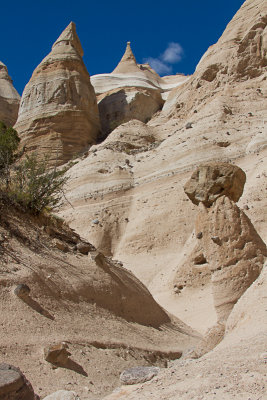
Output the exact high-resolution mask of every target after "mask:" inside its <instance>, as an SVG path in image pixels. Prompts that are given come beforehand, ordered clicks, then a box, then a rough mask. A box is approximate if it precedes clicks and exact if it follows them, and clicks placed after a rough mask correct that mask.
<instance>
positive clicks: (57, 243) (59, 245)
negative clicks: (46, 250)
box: [53, 239, 69, 253]
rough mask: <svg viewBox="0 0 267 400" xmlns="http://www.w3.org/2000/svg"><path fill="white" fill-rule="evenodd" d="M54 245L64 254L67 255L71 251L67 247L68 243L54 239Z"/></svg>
mask: <svg viewBox="0 0 267 400" xmlns="http://www.w3.org/2000/svg"><path fill="white" fill-rule="evenodd" d="M53 243H54V246H55V247H56V248H57V249H58V250H60V251H63V253H67V252H68V251H69V248H68V246H67V245H66V243H64V242H61V240H57V239H54V240H53Z"/></svg>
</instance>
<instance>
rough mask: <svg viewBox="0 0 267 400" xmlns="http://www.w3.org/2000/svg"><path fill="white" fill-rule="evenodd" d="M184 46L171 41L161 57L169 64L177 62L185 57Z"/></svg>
mask: <svg viewBox="0 0 267 400" xmlns="http://www.w3.org/2000/svg"><path fill="white" fill-rule="evenodd" d="M183 53H184V51H183V48H182V46H181V45H180V44H179V43H175V42H171V43H169V44H168V47H167V49H166V50H165V51H164V53H163V54H162V56H161V59H162V60H163V61H164V62H166V63H169V64H176V63H178V62H179V61H181V59H182V57H183Z"/></svg>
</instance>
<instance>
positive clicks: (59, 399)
mask: <svg viewBox="0 0 267 400" xmlns="http://www.w3.org/2000/svg"><path fill="white" fill-rule="evenodd" d="M43 400H80V398H79V396H78V395H77V393H75V392H73V391H70V390H58V391H57V392H54V393H52V394H49V395H48V396H46V397H45V398H44V399H43Z"/></svg>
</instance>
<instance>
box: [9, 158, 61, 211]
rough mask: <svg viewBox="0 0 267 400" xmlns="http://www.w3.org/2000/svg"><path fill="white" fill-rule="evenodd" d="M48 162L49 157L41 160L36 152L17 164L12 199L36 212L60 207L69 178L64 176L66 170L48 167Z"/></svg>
mask: <svg viewBox="0 0 267 400" xmlns="http://www.w3.org/2000/svg"><path fill="white" fill-rule="evenodd" d="M47 164H48V159H47V157H45V158H43V159H41V160H40V159H38V157H37V155H36V154H34V153H33V154H31V155H29V156H28V155H27V156H26V158H25V160H23V161H22V162H20V163H19V164H18V165H17V166H16V169H15V171H14V175H13V176H12V185H11V186H10V195H11V197H12V199H13V200H14V201H15V202H16V203H18V204H20V205H21V206H23V207H24V208H26V209H28V210H30V211H31V212H32V213H34V214H39V213H40V212H41V211H43V210H45V209H46V210H53V209H55V208H57V207H59V206H60V204H61V202H62V198H63V196H64V192H63V186H64V185H65V183H66V182H67V179H68V178H67V177H66V176H64V174H65V172H66V171H65V170H61V171H59V170H57V169H56V168H53V169H48V168H47Z"/></svg>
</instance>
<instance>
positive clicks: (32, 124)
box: [15, 22, 100, 164]
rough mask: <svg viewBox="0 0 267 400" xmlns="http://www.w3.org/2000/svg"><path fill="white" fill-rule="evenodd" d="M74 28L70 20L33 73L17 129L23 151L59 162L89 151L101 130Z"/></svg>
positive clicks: (23, 101)
mask: <svg viewBox="0 0 267 400" xmlns="http://www.w3.org/2000/svg"><path fill="white" fill-rule="evenodd" d="M82 56H83V50H82V46H81V43H80V40H79V38H78V36H77V33H76V29H75V24H74V23H73V22H71V23H70V24H69V25H68V26H67V28H66V29H65V30H64V31H63V32H62V34H61V35H60V36H59V38H58V39H57V41H56V42H55V43H54V45H53V47H52V51H51V52H50V53H49V54H48V56H47V57H45V58H44V59H43V61H42V62H41V64H39V65H38V67H37V68H36V69H35V71H34V72H33V75H32V77H31V79H30V81H29V83H28V84H27V85H26V87H25V89H24V92H23V94H22V99H21V104H20V109H19V116H18V120H17V123H16V126H15V128H16V129H17V131H18V133H19V135H20V136H21V139H22V141H21V143H22V145H24V146H25V145H26V151H37V152H38V153H40V154H47V153H48V154H49V156H50V160H51V162H54V163H55V162H56V163H57V164H62V163H64V162H66V161H68V160H70V159H71V158H73V156H75V155H77V154H79V153H82V152H83V151H85V150H87V148H88V146H89V145H90V144H92V143H95V141H96V139H97V136H98V134H99V131H100V123H99V115H98V108H97V103H96V96H95V92H94V89H93V87H92V85H91V82H90V76H89V73H88V71H87V69H86V67H85V65H84V63H83V60H82Z"/></svg>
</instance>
